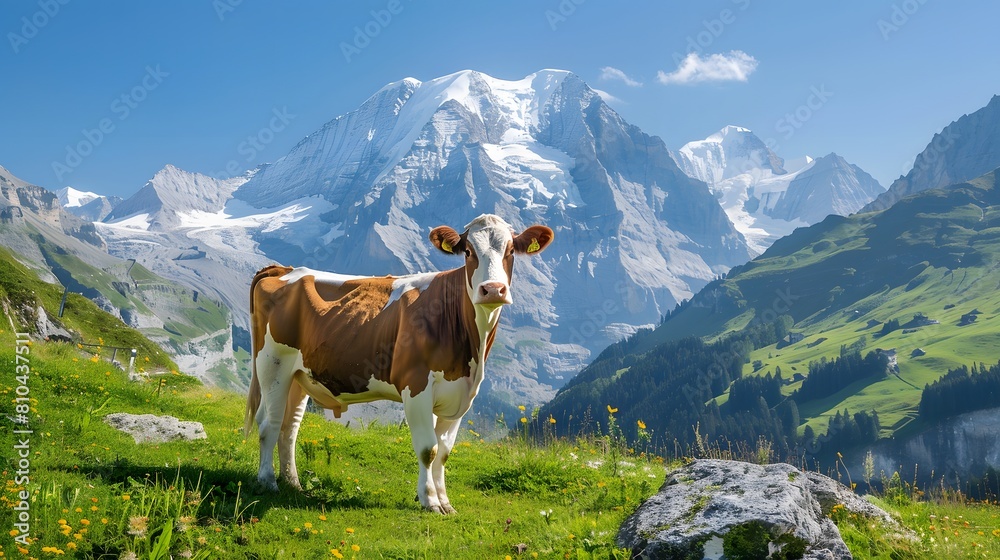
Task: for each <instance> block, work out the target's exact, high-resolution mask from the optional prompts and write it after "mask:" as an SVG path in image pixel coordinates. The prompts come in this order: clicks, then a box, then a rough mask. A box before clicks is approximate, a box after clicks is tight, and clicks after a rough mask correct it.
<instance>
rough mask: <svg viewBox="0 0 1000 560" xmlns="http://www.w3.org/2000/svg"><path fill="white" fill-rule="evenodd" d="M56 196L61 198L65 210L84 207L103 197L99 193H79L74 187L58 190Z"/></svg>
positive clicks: (60, 202)
mask: <svg viewBox="0 0 1000 560" xmlns="http://www.w3.org/2000/svg"><path fill="white" fill-rule="evenodd" d="M56 196H57V197H59V204H62V205H63V208H76V207H78V206H83V205H84V204H87V203H88V202H90V201H92V200H95V199H98V198H100V197H101V195H99V194H97V193H93V192H89V191H86V192H85V191H78V190H76V189H74V188H73V187H63V188H61V189H59V190H57V191H56Z"/></svg>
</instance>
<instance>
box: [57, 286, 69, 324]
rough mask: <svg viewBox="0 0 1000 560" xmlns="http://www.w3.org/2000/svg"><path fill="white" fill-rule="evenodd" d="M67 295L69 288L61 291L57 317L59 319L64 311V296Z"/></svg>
mask: <svg viewBox="0 0 1000 560" xmlns="http://www.w3.org/2000/svg"><path fill="white" fill-rule="evenodd" d="M67 295H69V288H66V289H65V290H63V297H62V301H61V302H59V316H60V317H62V316H63V310H65V309H66V296H67Z"/></svg>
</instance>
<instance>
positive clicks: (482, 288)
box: [476, 282, 510, 304]
mask: <svg viewBox="0 0 1000 560" xmlns="http://www.w3.org/2000/svg"><path fill="white" fill-rule="evenodd" d="M478 295H479V297H478V298H477V301H476V303H479V304H490V303H499V304H504V303H510V298H509V297H508V294H507V284H504V283H503V282H483V283H482V284H480V285H479V294H478Z"/></svg>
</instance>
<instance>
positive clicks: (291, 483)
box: [285, 477, 302, 492]
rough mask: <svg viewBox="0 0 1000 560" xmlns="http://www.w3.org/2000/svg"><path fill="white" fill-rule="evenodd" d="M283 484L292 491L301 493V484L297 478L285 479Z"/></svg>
mask: <svg viewBox="0 0 1000 560" xmlns="http://www.w3.org/2000/svg"><path fill="white" fill-rule="evenodd" d="M285 484H287V485H288V486H290V487H291V488H292V489H294V490H298V491H300V492H301V491H302V484H300V483H299V479H298V477H295V478H286V479H285Z"/></svg>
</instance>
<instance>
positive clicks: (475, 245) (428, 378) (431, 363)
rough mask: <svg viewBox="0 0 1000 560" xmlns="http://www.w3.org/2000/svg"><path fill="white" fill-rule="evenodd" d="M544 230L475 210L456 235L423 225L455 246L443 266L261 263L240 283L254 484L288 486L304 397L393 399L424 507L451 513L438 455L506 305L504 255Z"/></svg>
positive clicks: (529, 249)
mask: <svg viewBox="0 0 1000 560" xmlns="http://www.w3.org/2000/svg"><path fill="white" fill-rule="evenodd" d="M552 238H553V233H552V230H551V229H549V228H547V227H544V226H537V225H536V226H531V227H529V228H528V229H526V230H524V231H523V232H521V233H520V234H517V235H514V234H513V233H512V230H511V227H510V226H509V225H508V224H507V223H506V222H504V221H503V220H502V219H501V218H499V217H497V216H494V215H491V214H485V215H482V216H480V217H478V218H476V219H475V220H473V221H472V223H470V224H469V225H468V226H466V229H465V232H464V233H462V234H459V233H458V232H457V231H455V230H454V229H452V228H450V227H448V226H440V227H437V228H435V229H434V230H432V231H431V233H430V240H431V243H433V244H434V246H435V247H437V248H438V249H439V250H441V251H444V252H445V253H451V254H455V255H462V254H464V255H465V265H464V266H463V267H461V268H456V269H454V270H449V271H446V272H432V273H427V274H414V275H411V276H398V277H393V276H385V277H362V276H345V275H340V274H332V273H327V272H319V271H314V270H310V269H308V268H289V267H283V266H277V265H272V266H269V267H267V268H264V269H263V270H261V271H260V272H258V273H257V274H256V275H255V276H254V279H253V283H252V284H251V288H250V298H251V300H250V313H251V322H252V325H251V329H252V332H251V334H252V337H253V378H252V379H251V383H250V395H249V397H248V398H247V411H246V417H245V421H244V422H245V423H244V431H245V432H246V433H247V434H249V433H250V432H251V431H252V430H253V423H254V419H256V422H257V425H258V426H259V429H260V469H259V470H258V473H257V478H258V480H259V481H260V483H261V484H263V485H264V486H265V487H267V488H270V489H272V490H276V489H277V483H276V481H275V473H274V465H273V453H274V446H275V444H277V446H278V461H279V463H280V472H281V475H282V476H283V477H284V478H285V479H286V480H287V482H288V483H289V484H291V485H292V486H295V487H298V486H299V481H298V475H297V472H296V468H295V439H296V436H297V434H298V429H299V424H300V423H301V421H302V415H303V413H304V412H305V408H306V402H307V400H308V397H312V398H313V400H314V401H315V402H316V404H318V405H319V406H322V407H324V408H327V409H330V410H332V411H333V413H334V415H336V416H338V417H339V416H340V414H341V412H343V411H344V410H346V409H347V406H348V405H350V404H352V403H362V402H370V401H375V400H393V401H397V402H402V403H403V409H404V412H405V414H406V420H407V423H408V424H409V426H410V432H411V434H412V439H413V450H414V451H415V452H416V454H417V457H418V459H419V468H420V478H419V481H418V483H417V496H418V498H419V499H420V503H421V505H423V507H424V508H426V509H428V510H431V511H435V512H438V513H452V512H454V511H455V510H454V508H452V506H451V503H450V502H449V500H448V495H447V493H446V492H445V483H444V464H445V461H447V459H448V454H449V452H450V451H451V449H452V446H453V445H454V443H455V436H456V435H457V433H458V428H459V426H460V423H461V419H462V416H463V415H464V414H465V413H466V412H467V411H468V410H469V408H470V407H471V406H472V401H473V399H474V398H475V397H476V394H477V393H478V392H479V387H480V385H481V384H482V382H483V377H484V374H485V365H486V357H487V356H488V355H489V352H490V346H491V345H492V344H493V338H494V336H495V335H496V331H497V324H498V322H499V319H500V311H501V309H502V308H503V306H504V305H506V304H509V303H511V301H512V300H511V293H510V292H511V289H510V284H511V274H512V272H513V266H514V254H515V253H524V254H529V255H534V254H537V253H539V252H541V251H542V250H543V249H544V248H545V247H546V246H547V245H548V244H549V243H550V242H551V241H552Z"/></svg>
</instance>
